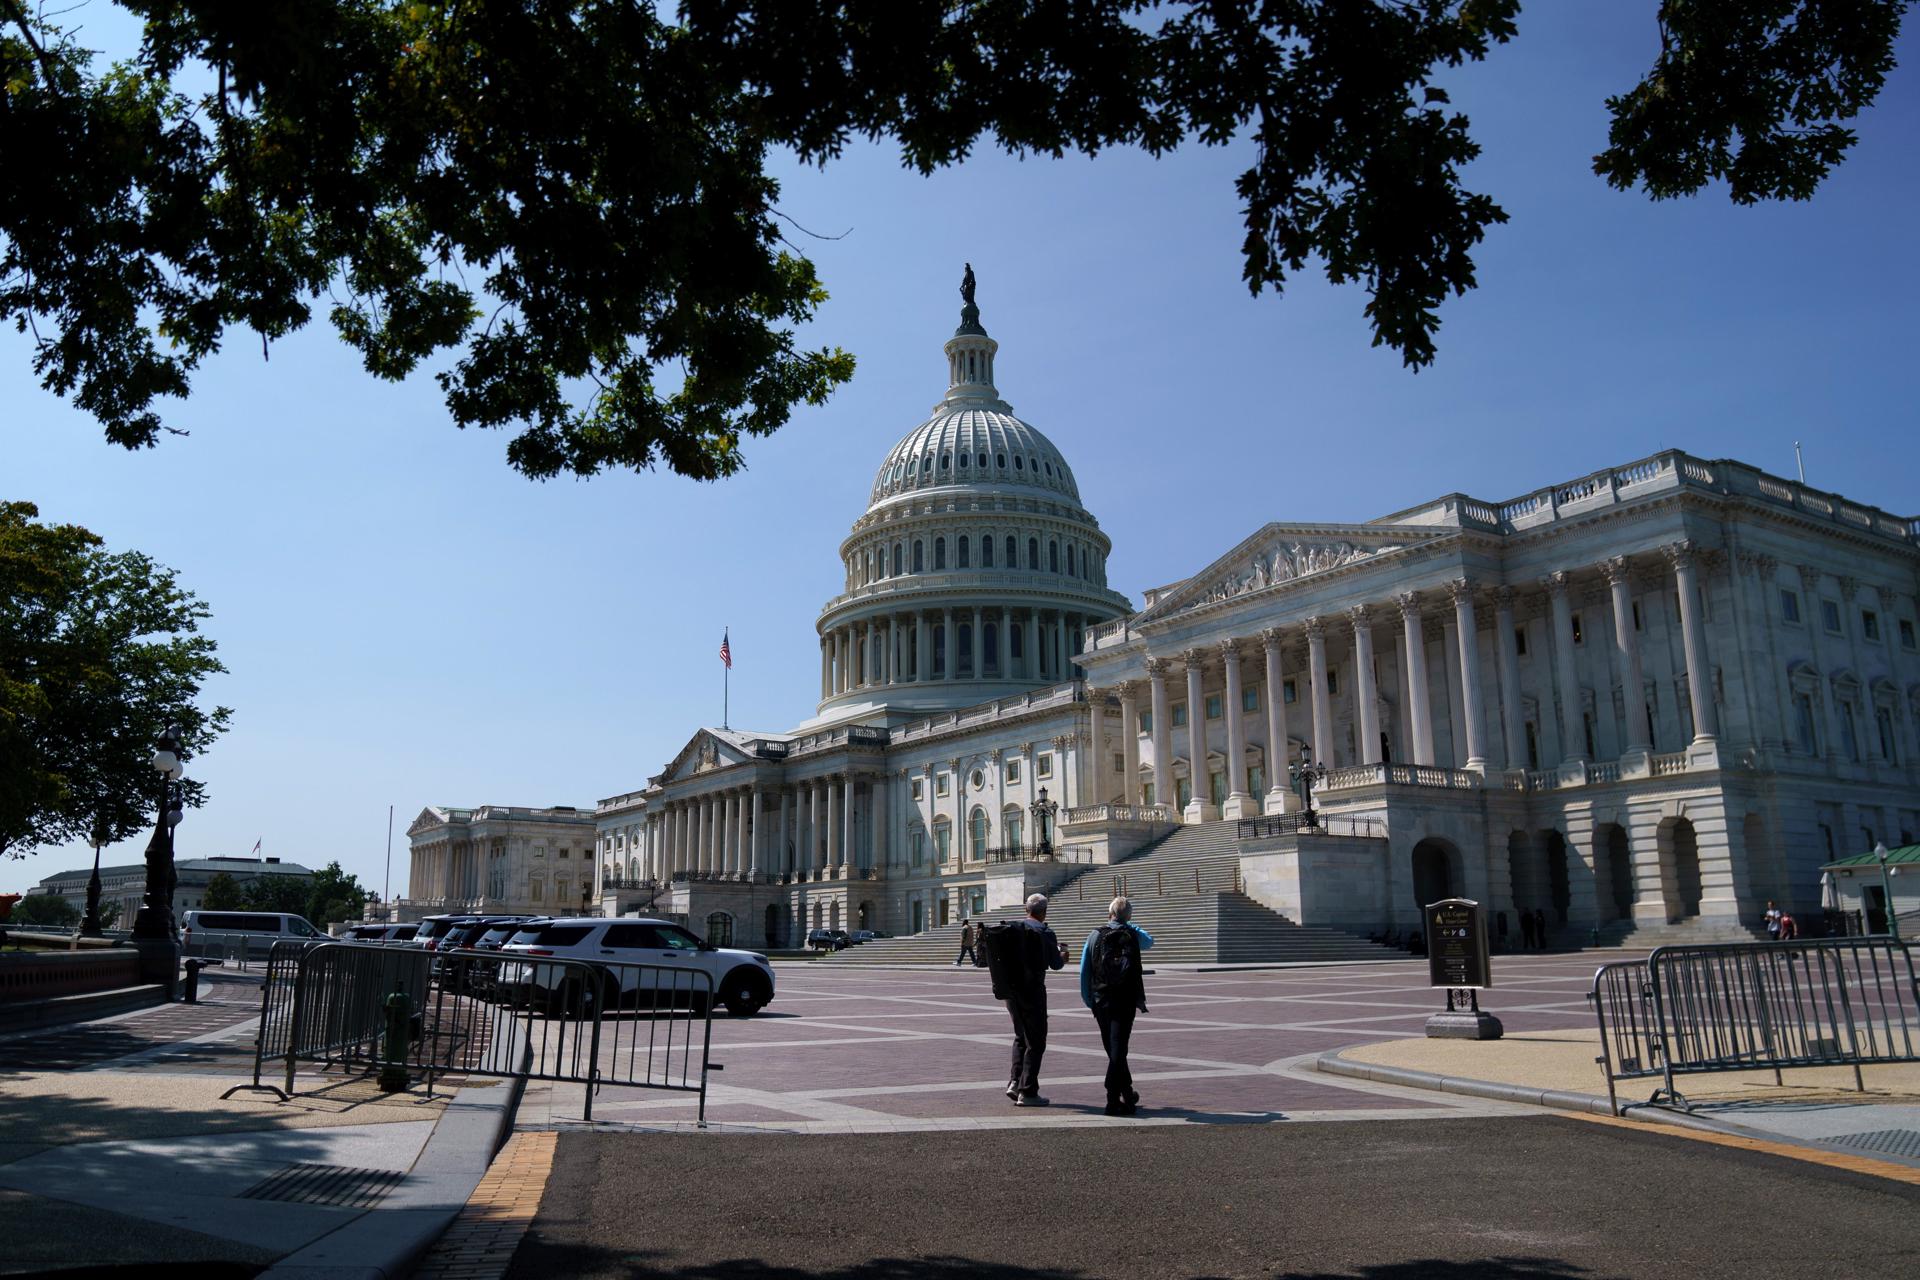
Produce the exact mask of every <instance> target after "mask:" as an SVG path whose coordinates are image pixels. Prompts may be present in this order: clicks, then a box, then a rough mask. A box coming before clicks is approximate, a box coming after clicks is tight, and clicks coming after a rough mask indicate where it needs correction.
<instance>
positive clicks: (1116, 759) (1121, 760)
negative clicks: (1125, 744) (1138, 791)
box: [1113, 751, 1127, 773]
mask: <svg viewBox="0 0 1920 1280" xmlns="http://www.w3.org/2000/svg"><path fill="white" fill-rule="evenodd" d="M1126 768H1127V758H1126V757H1125V756H1124V755H1121V754H1120V753H1119V752H1118V751H1116V752H1114V753H1113V771H1114V772H1115V773H1125V772H1126Z"/></svg>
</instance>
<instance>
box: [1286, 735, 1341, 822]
mask: <svg viewBox="0 0 1920 1280" xmlns="http://www.w3.org/2000/svg"><path fill="white" fill-rule="evenodd" d="M1312 749H1313V748H1312V747H1308V748H1307V751H1306V752H1302V753H1301V759H1300V763H1298V764H1295V765H1290V766H1288V772H1289V773H1291V775H1292V777H1293V785H1294V786H1295V787H1296V788H1298V789H1299V791H1300V806H1301V814H1300V820H1301V822H1302V824H1303V825H1305V826H1309V827H1317V826H1319V825H1320V820H1319V819H1318V818H1316V817H1315V816H1314V813H1313V786H1314V784H1315V783H1316V782H1320V781H1322V780H1323V779H1324V778H1325V777H1326V776H1327V774H1329V773H1331V772H1332V770H1331V769H1330V768H1329V767H1328V766H1327V765H1324V764H1318V763H1315V761H1314V760H1313V757H1312V756H1311V755H1308V754H1307V752H1310V751H1312Z"/></svg>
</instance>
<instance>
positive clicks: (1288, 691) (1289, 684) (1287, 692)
mask: <svg viewBox="0 0 1920 1280" xmlns="http://www.w3.org/2000/svg"><path fill="white" fill-rule="evenodd" d="M1299 700H1300V691H1299V690H1298V689H1296V688H1294V687H1293V681H1291V680H1282V681H1281V682H1280V701H1281V703H1282V704H1283V705H1286V706H1291V705H1293V704H1294V703H1296V702H1298V701H1299Z"/></svg>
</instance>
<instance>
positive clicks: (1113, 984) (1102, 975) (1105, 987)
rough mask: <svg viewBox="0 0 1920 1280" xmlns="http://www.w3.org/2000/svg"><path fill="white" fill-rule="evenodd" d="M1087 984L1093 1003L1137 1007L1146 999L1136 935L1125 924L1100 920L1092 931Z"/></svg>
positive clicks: (1126, 1007)
mask: <svg viewBox="0 0 1920 1280" xmlns="http://www.w3.org/2000/svg"><path fill="white" fill-rule="evenodd" d="M1088 984H1089V985H1090V986H1091V987H1092V988H1093V999H1094V1003H1096V1004H1107V1005H1116V1006H1118V1007H1120V1008H1122V1009H1133V1008H1138V1007H1140V1006H1142V1005H1144V1004H1145V1003H1146V998H1147V993H1146V984H1144V983H1143V982H1141V980H1140V936H1139V935H1138V934H1136V933H1135V932H1134V931H1133V930H1131V929H1129V928H1127V927H1126V926H1125V925H1116V924H1103V925H1101V926H1100V928H1099V929H1098V931H1096V932H1095V934H1094V939H1093V956H1092V964H1091V971H1090V972H1089V974H1088Z"/></svg>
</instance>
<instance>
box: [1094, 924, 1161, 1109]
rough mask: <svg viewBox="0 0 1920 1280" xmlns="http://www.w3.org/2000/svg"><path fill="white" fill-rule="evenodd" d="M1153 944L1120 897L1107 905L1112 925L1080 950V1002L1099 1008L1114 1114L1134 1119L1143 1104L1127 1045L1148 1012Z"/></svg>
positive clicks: (1096, 933) (1097, 1016)
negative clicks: (1148, 957)
mask: <svg viewBox="0 0 1920 1280" xmlns="http://www.w3.org/2000/svg"><path fill="white" fill-rule="evenodd" d="M1152 946H1153V935H1152V934H1150V933H1148V932H1147V931H1146V930H1145V929H1142V928H1141V927H1140V926H1139V925H1137V924H1134V923H1133V904H1132V903H1131V902H1128V901H1127V900H1126V899H1125V898H1115V899H1114V900H1113V901H1112V902H1111V903H1110V904H1108V906H1107V922H1106V923H1105V924H1104V925H1102V926H1100V927H1099V928H1098V929H1095V930H1094V931H1093V932H1092V933H1089V934H1088V935H1087V941H1086V945H1084V946H1083V947H1081V948H1080V1000H1081V1003H1083V1004H1085V1005H1086V1006H1087V1008H1089V1009H1091V1010H1093V1020H1094V1022H1095V1023H1097V1024H1099V1027H1100V1043H1101V1045H1102V1046H1103V1047H1104V1048H1105V1049H1106V1051H1107V1114H1108V1115H1110V1116H1130V1115H1132V1114H1133V1113H1134V1110H1135V1109H1136V1108H1137V1107H1138V1106H1139V1105H1140V1095H1139V1094H1138V1093H1136V1092H1134V1088H1133V1072H1132V1071H1131V1070H1129V1069H1128V1067H1127V1043H1128V1041H1130V1040H1131V1039H1132V1038H1133V1019H1134V1015H1135V1014H1141V1013H1145V1012H1146V1011H1147V987H1146V983H1145V982H1144V981H1143V980H1142V979H1141V974H1140V953H1141V952H1142V951H1146V950H1148V949H1150V948H1151V947H1152Z"/></svg>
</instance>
